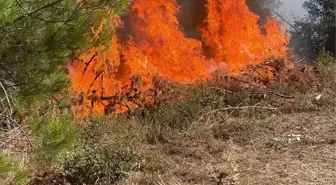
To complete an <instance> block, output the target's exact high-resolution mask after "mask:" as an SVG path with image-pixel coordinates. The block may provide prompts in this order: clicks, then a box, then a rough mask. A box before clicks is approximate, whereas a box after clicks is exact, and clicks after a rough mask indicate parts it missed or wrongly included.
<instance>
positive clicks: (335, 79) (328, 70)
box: [316, 52, 336, 88]
mask: <svg viewBox="0 0 336 185" xmlns="http://www.w3.org/2000/svg"><path fill="white" fill-rule="evenodd" d="M316 67H317V70H318V73H319V75H320V77H321V80H322V83H323V85H324V87H329V88H333V87H335V85H336V73H335V69H336V58H335V57H334V56H332V55H331V54H330V53H325V52H322V53H320V54H319V55H318V57H317V59H316Z"/></svg>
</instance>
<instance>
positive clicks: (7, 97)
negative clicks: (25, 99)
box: [0, 81, 13, 114]
mask: <svg viewBox="0 0 336 185" xmlns="http://www.w3.org/2000/svg"><path fill="white" fill-rule="evenodd" d="M0 86H1V88H2V90H3V91H4V93H5V96H6V99H7V102H8V106H9V109H10V113H11V114H13V108H12V104H11V102H10V99H9V96H8V93H7V91H6V89H5V87H4V86H3V84H2V83H1V81H0Z"/></svg>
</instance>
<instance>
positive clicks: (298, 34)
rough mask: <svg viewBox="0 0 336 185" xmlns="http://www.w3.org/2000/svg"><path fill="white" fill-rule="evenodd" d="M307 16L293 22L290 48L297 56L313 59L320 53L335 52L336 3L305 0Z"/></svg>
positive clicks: (328, 0)
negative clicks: (292, 48)
mask: <svg viewBox="0 0 336 185" xmlns="http://www.w3.org/2000/svg"><path fill="white" fill-rule="evenodd" d="M303 6H304V8H305V9H306V10H307V12H308V16H307V17H305V18H304V19H303V20H297V21H296V22H295V27H296V29H295V30H294V31H292V43H291V44H292V46H293V47H294V49H295V51H296V53H297V54H299V55H302V56H307V57H309V58H311V59H314V58H315V57H316V56H317V54H318V53H320V52H321V51H326V52H330V53H333V54H334V55H335V50H336V45H335V42H336V38H335V35H336V31H335V30H336V19H335V17H336V2H335V1H334V0H307V1H305V3H304V4H303Z"/></svg>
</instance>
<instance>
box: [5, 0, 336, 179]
mask: <svg viewBox="0 0 336 185" xmlns="http://www.w3.org/2000/svg"><path fill="white" fill-rule="evenodd" d="M97 2H99V3H98V4H96V3H97ZM178 2H179V3H180V5H181V6H182V8H183V7H185V6H187V5H188V3H190V4H192V3H191V2H189V1H186V0H185V1H182V0H179V1H178ZM195 2H197V3H199V4H202V5H203V4H204V3H205V1H203V0H199V1H195ZM262 2H263V3H265V4H267V3H270V4H272V3H274V2H273V1H267V0H265V1H262ZM81 3H83V4H81ZM197 3H196V5H195V4H193V6H195V8H196V9H197V10H199V9H201V8H200V7H199V5H198V4H197ZM250 3H251V4H250V9H253V11H255V13H258V14H260V15H264V14H265V16H267V15H268V14H269V13H270V12H268V11H266V9H265V8H260V7H259V8H258V7H255V6H256V4H255V1H250ZM128 5H129V1H113V0H106V1H105V0H103V1H90V0H83V1H66V0H55V1H24V0H20V1H9V0H8V1H7V0H3V1H2V0H0V30H2V32H0V38H2V39H3V44H2V45H1V46H0V149H1V150H0V184H4V185H7V184H8V185H12V184H22V185H24V184H28V185H45V184H48V185H69V184H71V185H84V184H86V185H96V184H97V185H105V184H106V185H110V184H120V185H121V184H126V185H127V184H129V185H131V184H132V185H133V184H139V185H147V184H155V185H179V184H181V185H182V184H190V185H191V184H209V185H210V184H217V185H235V184H237V185H238V184H247V182H248V183H250V184H302V185H306V184H326V185H329V184H330V185H332V184H335V183H336V181H335V175H336V171H335V168H334V167H335V158H336V155H335V144H336V140H335V134H336V125H335V123H336V119H335V116H334V115H335V113H336V109H335V107H336V91H335V86H336V76H335V68H336V59H335V51H334V50H333V49H332V47H335V45H333V46H331V45H332V44H335V43H334V42H331V41H330V37H331V36H332V34H331V32H332V31H334V29H335V24H334V23H332V19H333V20H334V18H335V17H334V16H333V14H332V12H334V11H335V10H334V9H333V10H330V9H326V8H323V7H328V8H329V7H332V6H335V4H334V3H332V2H331V1H323V2H322V1H318V0H315V1H313V0H309V1H306V3H305V7H306V8H307V9H308V10H309V15H310V16H309V17H307V20H314V21H313V22H297V23H296V26H298V28H300V30H296V32H295V33H293V35H294V36H299V37H298V38H295V37H294V38H293V39H298V40H297V41H295V43H296V44H295V49H296V50H297V49H299V50H297V53H296V54H297V55H300V56H297V55H295V56H294V55H293V57H291V58H287V59H278V58H270V59H268V60H266V61H264V62H262V63H260V64H258V65H251V66H247V67H246V69H245V70H243V71H242V72H241V73H239V74H237V75H228V74H226V73H223V72H220V71H217V72H214V73H213V74H212V76H211V78H209V79H207V80H199V81H198V82H196V83H195V84H178V83H174V82H173V81H170V80H168V79H166V78H164V77H162V76H160V75H157V76H154V77H153V78H151V82H152V83H151V85H150V86H148V84H145V83H144V81H145V79H144V78H143V77H142V76H140V75H133V76H132V77H131V79H130V83H129V84H128V85H125V86H123V87H122V88H121V90H120V91H117V92H115V93H114V94H107V93H106V91H105V89H104V88H105V87H104V85H103V83H104V80H103V79H104V77H107V76H108V74H109V72H110V71H113V69H112V68H113V66H111V65H110V64H109V63H106V64H104V66H105V68H104V69H102V70H100V71H95V75H96V76H95V78H93V79H90V80H92V81H90V82H89V84H95V83H99V84H100V85H99V88H94V87H93V85H90V87H89V89H86V90H87V91H82V92H77V94H76V93H73V91H69V82H68V79H67V77H66V74H65V73H66V71H65V70H63V68H64V67H63V66H64V65H65V63H66V61H68V60H69V59H71V60H80V59H79V57H78V56H79V55H80V54H81V53H82V52H84V51H85V50H86V49H87V48H91V47H94V46H97V45H95V44H98V43H99V44H102V43H103V44H104V43H105V44H106V43H108V44H109V40H108V39H107V40H104V38H105V37H104V36H106V38H108V36H110V35H111V34H113V33H114V31H113V30H114V28H108V27H106V28H104V30H103V32H102V33H101V34H102V38H101V39H102V40H97V43H95V42H94V43H92V42H89V43H88V41H87V37H88V36H87V35H90V34H92V33H91V31H90V29H91V26H92V24H93V25H95V26H97V25H99V24H100V23H101V21H102V20H103V21H110V20H106V19H104V18H106V17H108V16H109V15H110V14H109V13H111V12H109V11H108V12H106V11H105V10H106V8H109V9H113V10H114V13H118V14H120V15H122V14H123V13H124V12H125V11H126V9H127V7H128ZM321 7H322V8H321ZM319 8H321V9H319ZM5 9H6V10H5ZM265 11H266V12H265ZM67 12H71V13H69V14H65V13H67ZM183 13H184V14H189V13H190V14H192V13H194V12H193V11H192V12H183ZM262 13H264V14H262ZM266 14H267V15H266ZM51 15H52V16H51ZM92 16H93V17H92ZM202 16H203V15H202ZM202 16H201V18H199V19H203V18H204V17H202ZM314 16H316V17H315V19H314V18H313V17H314ZM325 16H327V17H325ZM180 19H181V18H180ZM180 21H182V22H183V21H186V20H180ZM193 21H194V22H197V25H198V24H199V20H198V19H197V20H196V18H195V20H193ZM262 21H263V20H260V22H259V23H260V24H262ZM305 21H306V20H305ZM328 21H331V22H328ZM89 23H90V24H89ZM91 23H92V24H91ZM193 24H194V23H188V22H185V25H184V27H186V28H185V29H186V30H187V28H189V32H188V33H186V34H187V35H188V36H189V37H191V38H193V37H194V38H198V37H199V35H197V34H198V33H195V27H194V25H193ZM195 24H196V23H195ZM308 24H314V26H313V27H310V26H309V25H308ZM41 25H43V28H42V27H41ZM302 25H303V26H302ZM301 26H302V27H301ZM317 27H318V29H317ZM105 29H106V30H105ZM306 29H309V30H306ZM312 29H313V30H312ZM321 29H322V30H323V32H319V30H321ZM69 30H71V31H74V30H76V31H74V32H73V33H72V32H71V31H69ZM330 30H331V31H330ZM302 32H304V34H302ZM317 33H320V34H321V35H318V36H317V35H316V34H317ZM105 34H106V35H105ZM307 34H308V35H307ZM82 35H84V36H83V37H82ZM90 38H91V37H90ZM307 38H308V40H306V39H307ZM309 39H310V40H309ZM316 39H317V40H316ZM303 40H304V41H305V42H309V43H310V44H312V45H305V48H303V47H301V46H302V45H297V43H301V42H302V41H303ZM56 43H59V44H57V46H59V47H56ZM293 43H294V40H293ZM316 43H317V44H318V45H316ZM301 44H302V43H301ZM299 46H300V47H299ZM316 49H318V50H316ZM97 55H98V53H94V54H93V55H92V56H91V58H89V59H88V60H87V61H82V62H83V63H84V70H83V71H82V74H81V75H83V76H85V74H86V73H87V72H88V70H89V68H90V66H91V65H94V62H93V61H94V60H96V57H97ZM301 55H302V56H301ZM60 66H62V67H60ZM68 70H70V69H68ZM26 77H27V78H26ZM146 85H147V86H146ZM144 86H146V88H145V87H144ZM95 87H97V86H95ZM101 105H103V110H102V112H103V114H101V115H97V114H94V113H93V112H92V110H93V109H94V108H96V107H98V106H101ZM86 110H88V111H89V113H88V114H87V116H85V117H80V118H78V114H80V113H81V112H83V111H86Z"/></svg>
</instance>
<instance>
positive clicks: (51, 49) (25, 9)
mask: <svg viewBox="0 0 336 185" xmlns="http://www.w3.org/2000/svg"><path fill="white" fill-rule="evenodd" d="M128 4H129V1H128V0H100V1H96V0H84V1H82V3H78V2H77V1H73V0H42V1H41V0H33V1H31V0H20V1H16V0H0V38H1V45H0V80H1V82H3V84H4V85H6V89H7V88H13V87H16V88H18V89H19V92H20V93H22V94H23V95H24V96H25V97H28V96H36V95H41V94H50V93H53V92H55V91H59V90H60V89H62V88H65V87H67V85H68V82H67V79H66V77H65V75H64V72H63V71H62V70H60V66H64V65H65V63H66V62H68V61H70V60H71V59H73V58H76V57H77V56H78V55H79V54H80V53H82V52H83V51H86V50H87V49H88V48H91V47H94V46H98V45H106V46H108V44H109V39H110V35H111V34H112V33H113V32H114V28H113V25H111V24H107V23H108V22H110V18H111V16H112V14H114V13H117V14H122V13H124V12H125V11H126V9H127V6H128ZM107 9H110V10H112V11H113V13H112V11H108V10H107ZM101 23H103V24H104V27H103V30H102V32H101V33H100V35H99V37H94V34H93V33H92V32H91V28H92V27H93V26H94V27H98V26H99V25H100V24H101Z"/></svg>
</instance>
